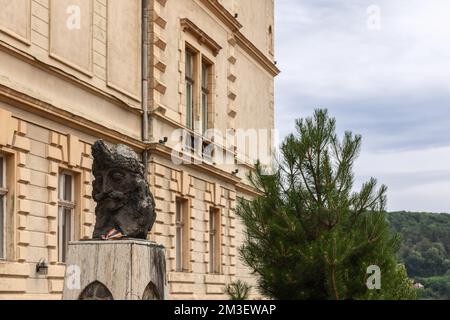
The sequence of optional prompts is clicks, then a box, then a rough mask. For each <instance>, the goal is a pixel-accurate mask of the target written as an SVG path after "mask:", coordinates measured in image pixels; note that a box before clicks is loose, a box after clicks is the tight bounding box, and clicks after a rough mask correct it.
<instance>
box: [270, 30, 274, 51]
mask: <svg viewBox="0 0 450 320" xmlns="http://www.w3.org/2000/svg"><path fill="white" fill-rule="evenodd" d="M269 53H270V54H271V55H273V54H274V41H273V28H272V26H271V25H270V26H269Z"/></svg>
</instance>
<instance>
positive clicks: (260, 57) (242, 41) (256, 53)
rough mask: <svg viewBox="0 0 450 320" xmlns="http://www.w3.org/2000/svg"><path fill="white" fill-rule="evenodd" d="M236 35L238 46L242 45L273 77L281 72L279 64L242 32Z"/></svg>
mask: <svg viewBox="0 0 450 320" xmlns="http://www.w3.org/2000/svg"><path fill="white" fill-rule="evenodd" d="M234 37H235V39H236V43H237V44H238V46H239V47H241V48H242V49H243V50H244V51H245V52H246V53H247V54H248V55H250V56H251V57H252V58H253V59H255V60H256V61H257V62H258V63H259V64H260V65H261V66H262V67H263V68H264V69H266V71H268V72H269V73H270V74H271V75H272V76H273V77H276V76H277V75H279V74H280V69H278V68H277V66H276V65H275V64H274V63H273V62H272V61H271V60H270V59H269V58H267V56H266V55H265V54H264V53H262V52H261V51H260V50H259V49H258V48H257V47H256V46H255V45H254V44H253V43H252V42H251V41H250V40H249V39H247V37H245V36H244V35H243V34H242V33H241V32H237V33H236V34H235V35H234Z"/></svg>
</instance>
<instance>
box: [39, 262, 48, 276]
mask: <svg viewBox="0 0 450 320" xmlns="http://www.w3.org/2000/svg"><path fill="white" fill-rule="evenodd" d="M36 273H38V274H41V275H46V274H47V273H48V264H47V262H45V259H41V260H40V261H39V262H38V263H36Z"/></svg>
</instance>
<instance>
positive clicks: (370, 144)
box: [276, 0, 450, 212]
mask: <svg viewBox="0 0 450 320" xmlns="http://www.w3.org/2000/svg"><path fill="white" fill-rule="evenodd" d="M372 4H375V5H378V6H379V7H380V9H381V19H382V20H381V30H380V31H371V30H368V29H367V26H366V19H367V13H366V10H367V8H368V6H369V5H372ZM276 7H277V14H276V16H277V17H276V18H277V60H278V65H279V67H280V68H281V70H282V74H281V75H280V76H279V77H278V79H277V80H276V89H277V90H276V94H277V127H278V128H279V129H280V132H281V134H282V135H284V134H286V133H288V132H289V131H292V130H293V127H294V124H293V118H300V117H305V116H311V115H312V111H313V109H314V108H318V107H324V108H328V109H329V110H330V112H331V114H332V115H333V116H335V117H336V118H337V122H338V129H339V131H340V132H342V131H343V130H351V131H354V132H355V133H361V134H362V135H363V152H362V155H361V159H360V160H359V161H358V163H357V166H356V174H357V177H358V181H359V182H361V181H362V180H363V179H366V178H367V177H368V176H375V177H376V178H379V181H380V182H382V183H385V184H387V185H388V187H389V203H388V204H389V209H390V210H401V209H407V210H421V211H427V210H429V211H440V212H443V211H446V212H450V201H449V200H448V199H450V79H449V78H450V59H449V57H450V1H448V0H433V1H422V0H378V1H375V0H373V1H365V0H348V1H345V2H344V1H341V2H337V1H333V0H302V1H298V0H283V1H278V2H276Z"/></svg>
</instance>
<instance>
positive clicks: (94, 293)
mask: <svg viewBox="0 0 450 320" xmlns="http://www.w3.org/2000/svg"><path fill="white" fill-rule="evenodd" d="M78 300H114V298H113V296H112V293H111V291H109V290H108V288H107V287H106V286H105V285H104V284H103V283H101V282H99V281H95V282H92V283H91V284H90V285H88V286H87V287H86V288H84V290H83V292H82V293H81V294H80V297H79V298H78Z"/></svg>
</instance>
